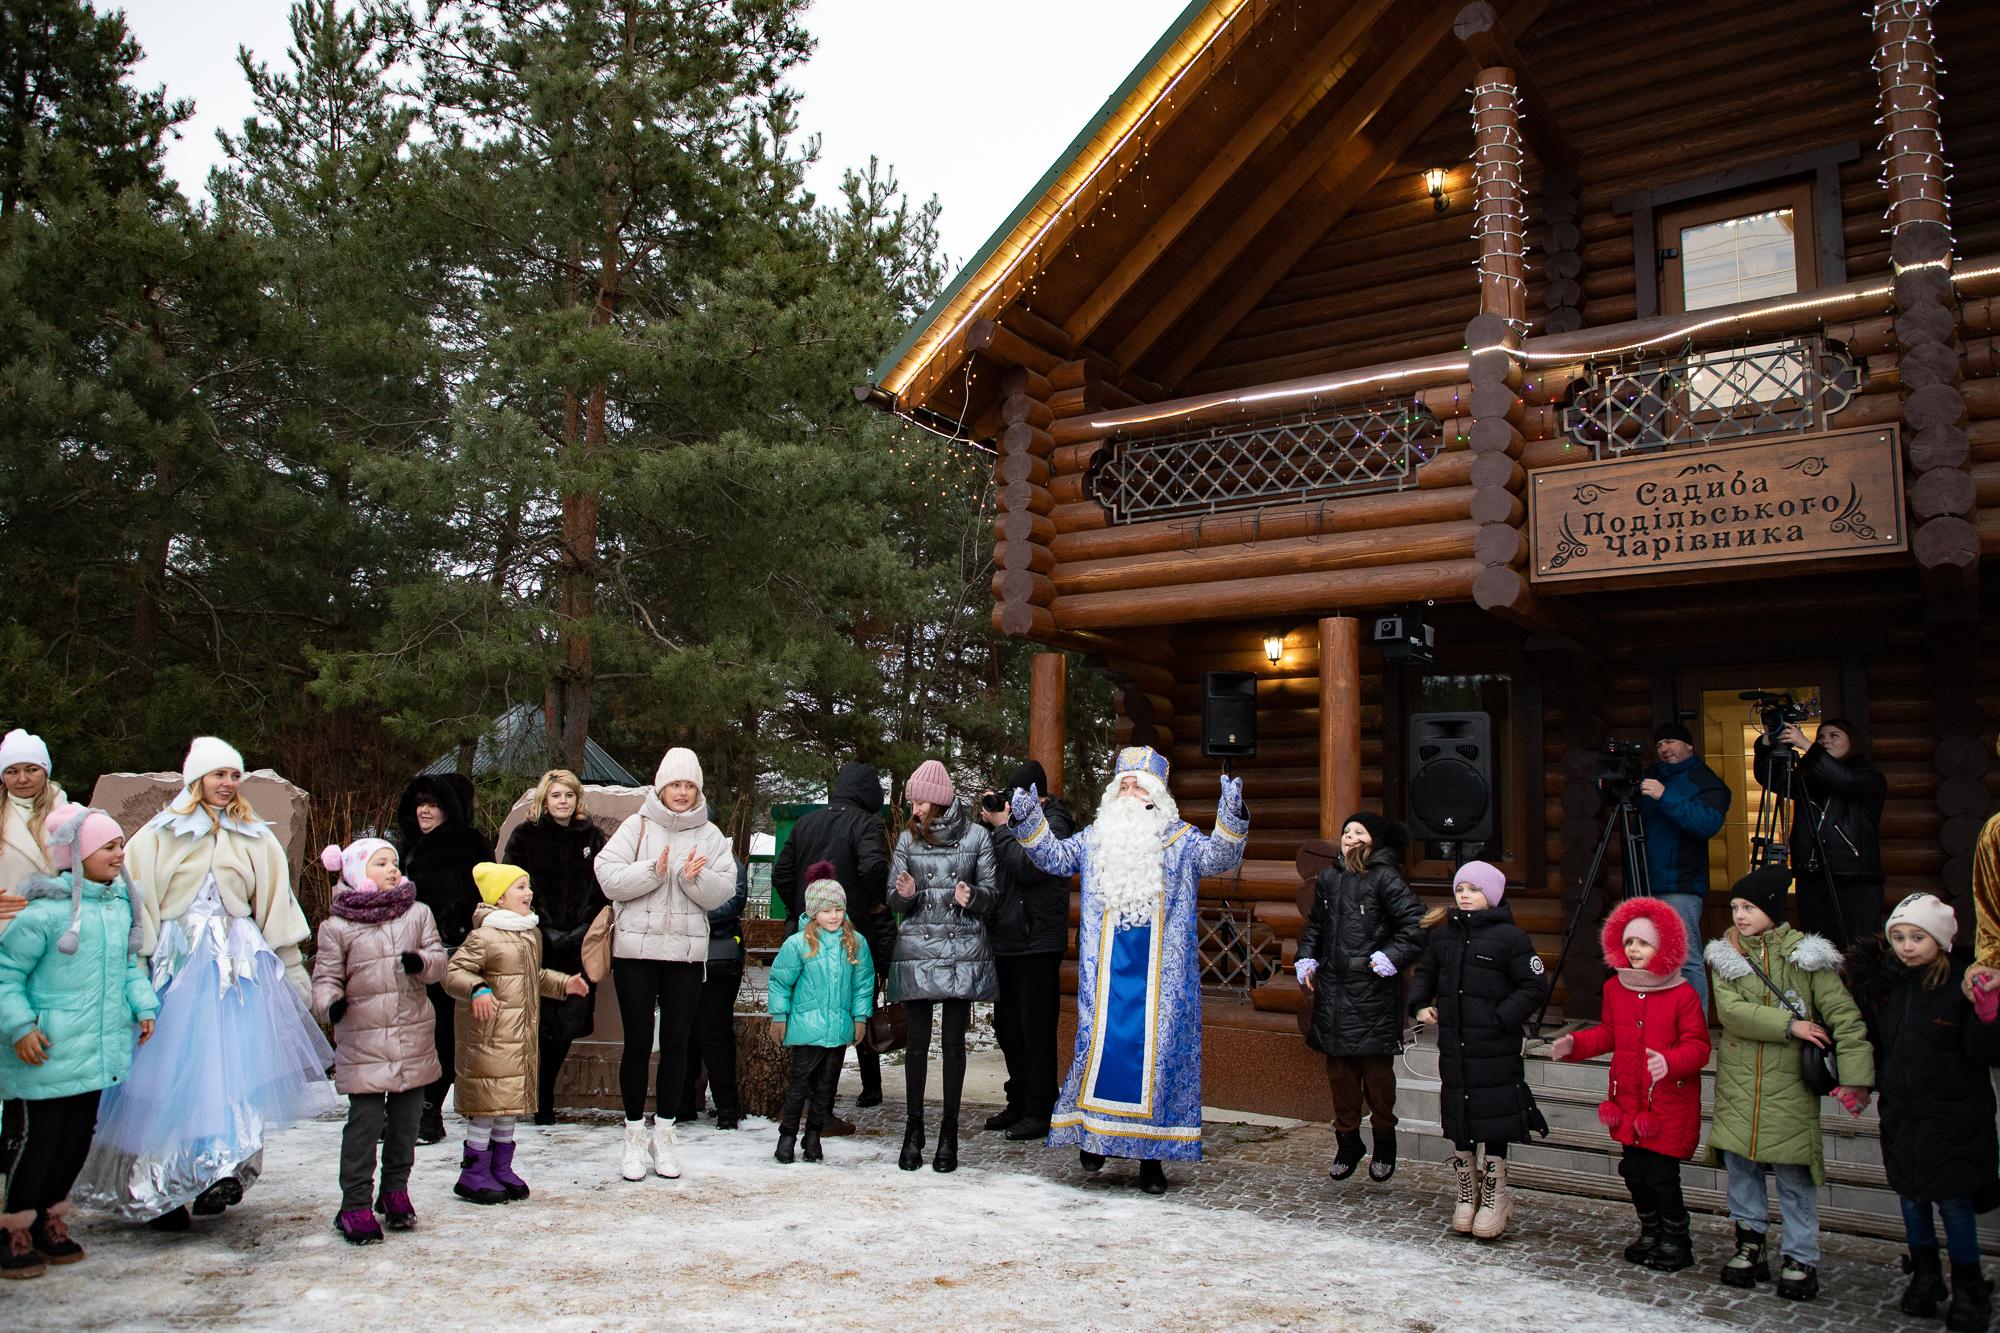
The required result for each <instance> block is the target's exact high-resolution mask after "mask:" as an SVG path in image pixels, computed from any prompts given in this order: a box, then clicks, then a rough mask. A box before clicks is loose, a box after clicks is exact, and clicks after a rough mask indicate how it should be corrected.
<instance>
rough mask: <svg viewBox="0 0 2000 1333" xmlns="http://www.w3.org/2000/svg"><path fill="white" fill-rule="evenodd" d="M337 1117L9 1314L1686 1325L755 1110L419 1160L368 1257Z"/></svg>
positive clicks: (37, 1284)
mask: <svg viewBox="0 0 2000 1333" xmlns="http://www.w3.org/2000/svg"><path fill="white" fill-rule="evenodd" d="M453 1123H456V1122H453ZM340 1128H341V1126H340V1122H339V1121H338V1120H337V1119H330V1120H326V1121H320V1122H315V1123H312V1124H308V1125H305V1126H301V1127H299V1128H296V1129H293V1130H292V1131H290V1132H289V1133H287V1134H284V1135H282V1136H281V1137H279V1138H278V1139H277V1140H275V1141H274V1142H273V1144H272V1145H271V1148H270V1150H269V1153H268V1166H267V1172H266V1175H265V1178H264V1180H263V1181H262V1182H261V1183H260V1184H259V1185H258V1186H257V1187H256V1188H255V1189H253V1190H252V1191H251V1192H250V1194H249V1197H248V1198H247V1199H246V1200H245V1202H244V1203H243V1204H242V1205H241V1206H239V1207H237V1208H233V1209H231V1210H230V1211H229V1212H228V1213H227V1214H226V1215H225V1216H224V1217H223V1218H221V1219H219V1220H215V1219H210V1220H205V1221H200V1222H197V1224H196V1230H195V1232H194V1233H193V1234H192V1235H190V1236H181V1237H172V1236H161V1235H156V1234H154V1233H152V1232H149V1231H146V1230H144V1229H139V1228H128V1227H119V1226H114V1225H111V1224H109V1223H103V1222H92V1221H90V1220H89V1219H83V1221H82V1225H80V1226H79V1227H78V1237H79V1239H80V1240H81V1241H82V1242H83V1243H84V1244H85V1245H87V1246H89V1247H90V1251H91V1252H90V1256H89V1258H88V1259H86V1260H85V1261H84V1262H83V1263H81V1264H77V1265H74V1266H70V1267H65V1268H52V1269H50V1271H49V1274H48V1276H47V1277H44V1278H41V1279H39V1280H36V1281H32V1282H9V1283H4V1284H0V1287H4V1290H0V1326H4V1327H6V1328H8V1329H64V1330H70V1329H76V1328H103V1327H120V1328H126V1327H191V1326H198V1327H201V1328H204V1329H208V1328H271V1329H322V1328H325V1329H342V1330H364V1329H388V1330H396V1331H397V1333H419V1331H426V1330H433V1329H456V1328H471V1329H479V1330H494V1329H509V1328H559V1329H607V1328H620V1329H622V1328H633V1329H638V1328H662V1327H676V1328H677V1327H694V1326H699V1327H704V1328H711V1329H727V1330H734V1329H751V1328H815V1329H817V1328H861V1327H866V1328H898V1329H902V1328H908V1329H924V1330H941V1329H950V1328H954V1327H959V1326H970V1327H975V1328H992V1327H1005V1328H1046V1329H1072V1328H1146V1329H1210V1328H1217V1327H1229V1328H1312V1329H1418V1330H1434V1329H1437V1330H1441V1329H1479V1330H1494V1329H1510V1328H1518V1329H1530V1328H1534V1329H1540V1328H1548V1327H1552V1326H1557V1325H1560V1326H1564V1327H1571V1328H1575V1327H1615V1328H1618V1329H1620V1330H1621V1333H1635V1331H1636V1330H1642V1329H1668V1328H1679V1327H1686V1326H1687V1325H1685V1324H1683V1323H1682V1322H1681V1321H1678V1320H1676V1319H1674V1318H1672V1317H1671V1316H1669V1315H1667V1314H1665V1313H1663V1312H1661V1311H1659V1310H1656V1309H1654V1308H1652V1307H1650V1306H1647V1305H1643V1304H1637V1303H1633V1302H1627V1301H1621V1300H1617V1299H1613V1298H1607V1297H1602V1296H1598V1295H1594V1294H1591V1293H1590V1292H1588V1291H1587V1290H1584V1289H1583V1285H1584V1284H1582V1283H1579V1284H1578V1285H1577V1286H1565V1285H1560V1284H1556V1283H1551V1282H1548V1281H1543V1280H1538V1279H1534V1278H1529V1277H1523V1276H1520V1275H1518V1274H1516V1273H1514V1272H1513V1271H1511V1270H1510V1268H1509V1267H1508V1265H1507V1263H1506V1260H1505V1252H1504V1251H1496V1250H1488V1249H1486V1248H1484V1247H1477V1246H1474V1245H1472V1244H1470V1243H1468V1244H1467V1246H1466V1248H1465V1251H1464V1255H1463V1257H1462V1258H1461V1257H1458V1256H1456V1255H1452V1254H1449V1253H1443V1254H1441V1253H1440V1252H1439V1251H1436V1250H1428V1251H1425V1252H1421V1253H1412V1252H1411V1251H1409V1250H1408V1249H1407V1248H1404V1247H1397V1246H1393V1245H1389V1244H1385V1243H1383V1242H1380V1241H1373V1240H1370V1239H1368V1238H1367V1237H1366V1236H1364V1235H1357V1234H1327V1233H1323V1232H1318V1231H1313V1230H1306V1229H1301V1228H1300V1227H1298V1226H1295V1225H1285V1224H1282V1223H1279V1222H1275V1221H1266V1220H1263V1219H1260V1218H1257V1217H1255V1216H1252V1215H1248V1214H1241V1213H1223V1212H1217V1211H1215V1210H1214V1209H1212V1208H1204V1207H1199V1206H1196V1205H1192V1204H1181V1203H1176V1202H1175V1201H1174V1200H1173V1198H1172V1197H1171V1195H1170V1196H1169V1197H1167V1198H1165V1199H1154V1198H1149V1197H1147V1196H1145V1195H1143V1194H1141V1193H1139V1191H1138V1190H1137V1188H1136V1187H1134V1188H1130V1189H1124V1190H1106V1189H1103V1188H1094V1189H1090V1190H1083V1189H1078V1188H1075V1187H1073V1186H1070V1185H1066V1184H1060V1183H1052V1182H1050V1181H1046V1180H1042V1179H1038V1178H1034V1177H1030V1176H1025V1175H1021V1174H1011V1173H1007V1172H1005V1171H1000V1170H980V1169H978V1168H974V1167H962V1168H960V1170H959V1171H958V1172H957V1173H956V1174H954V1175H943V1176H941V1175H937V1174H935V1173H934V1172H932V1171H930V1170H929V1169H928V1168H926V1169H925V1170H923V1171H920V1172H915V1173H905V1172H901V1171H898V1170H896V1167H895V1148H896V1146H897V1145H896V1144H894V1143H891V1142H889V1141H888V1140H886V1139H881V1138H866V1137H860V1138H847V1139H831V1140H828V1141H827V1154H828V1158H829V1160H828V1162H827V1163H826V1164H824V1165H818V1166H815V1165H811V1164H807V1163H804V1162H800V1163H798V1164H796V1165H793V1166H781V1165H779V1164H778V1163H776V1162H775V1161H773V1160H772V1159H771V1148H772V1144H773V1141H774V1131H773V1130H772V1129H771V1128H770V1127H769V1125H768V1124H767V1123H766V1122H764V1121H759V1120H753V1121H750V1122H747V1126H746V1128H745V1129H744V1130H741V1131H738V1132H735V1133H724V1132H721V1131H718V1130H716V1129H714V1128H713V1127H712V1126H686V1127H683V1132H682V1139H683V1153H684V1157H685V1167H686V1173H685V1174H684V1175H683V1176H682V1177H681V1179H680V1180H678V1181H666V1180H660V1179H650V1180H647V1181H646V1182H644V1183H642V1184H628V1183H626V1182H625V1181H624V1180H622V1179H620V1178H619V1176H618V1140H619V1137H620V1136H619V1133H618V1130H617V1127H616V1123H615V1118H614V1117H610V1116H606V1117H603V1118H601V1119H597V1120H591V1121H583V1122H573V1123H565V1124H560V1125H556V1126H553V1127H550V1128H547V1129H536V1128H534V1127H532V1126H527V1125H524V1126H522V1128H521V1131H520V1135H521V1157H520V1161H519V1168H520V1169H521V1171H522V1173H523V1174H524V1175H525V1177H526V1178H527V1180H528V1181H529V1183H530V1184H531V1185H533V1186H534V1188H535V1195H534V1197H533V1198H532V1199H529V1200H526V1201H524V1202H521V1203H514V1204H508V1205H505V1206H499V1207H479V1206H476V1205H473V1204H469V1203H465V1202H462V1201H460V1200H458V1199H456V1198H454V1197H453V1196H452V1194H451V1182H452V1180H453V1178H454V1176H455V1165H454V1164H455V1161H456V1158H457V1155H458V1153H457V1147H456V1145H455V1144H451V1143H447V1144H444V1145H439V1146H438V1147H433V1148H423V1149H420V1150H419V1156H418V1159H417V1171H416V1176H415V1179H414V1181H413V1182H412V1185H413V1188H412V1194H413V1195H414V1197H415V1200H416V1204H417V1208H418V1211H419V1213H420V1214H421V1219H422V1220H421V1224H420V1228H419V1229H418V1230H417V1231H414V1232H410V1233H406V1234H391V1235H390V1236H389V1237H388V1239H387V1241H386V1242H385V1243H383V1244H380V1245H372V1246H365V1247H357V1246H351V1245H348V1244H346V1243H345V1242H344V1241H342V1240H341V1239H340V1237H339V1236H338V1235H336V1234H335V1233H334V1231H333V1229H332V1223H333V1214H334V1211H335V1205H336V1203H337V1201H338V1190H337V1187H336V1181H335V1176H336V1174H337V1168H336V1159H337V1157H338V1151H339V1139H340ZM972 1151H973V1153H974V1154H975V1155H976V1152H977V1149H976V1147H974V1148H973V1149H972ZM1179 1169H1180V1170H1181V1171H1183V1172H1185V1171H1187V1170H1189V1168H1185V1167H1183V1168H1179ZM1120 1171H1121V1164H1119V1163H1113V1164H1112V1165H1111V1166H1110V1167H1108V1168H1107V1175H1114V1176H1115V1175H1117V1174H1118V1173H1120ZM1126 1178H1127V1179H1130V1173H1129V1171H1128V1172H1126Z"/></svg>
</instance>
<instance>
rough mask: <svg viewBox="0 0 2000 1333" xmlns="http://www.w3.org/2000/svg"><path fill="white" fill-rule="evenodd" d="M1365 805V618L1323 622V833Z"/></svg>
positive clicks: (1335, 834)
mask: <svg viewBox="0 0 2000 1333" xmlns="http://www.w3.org/2000/svg"><path fill="white" fill-rule="evenodd" d="M1360 808H1361V622H1360V621H1358V620H1356V619H1355V618H1354V617H1352V616H1329V617H1327V618H1326V619H1325V620H1322V621H1320V622H1319V836H1320V837H1322V838H1326V839H1329V840H1332V841H1338V840H1339V838H1340V821H1342V820H1343V819H1346V818H1347V817H1348V816H1349V815H1351V814H1353V813H1354V812H1355V811H1356V810H1359V809H1360Z"/></svg>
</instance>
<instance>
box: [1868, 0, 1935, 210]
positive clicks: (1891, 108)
mask: <svg viewBox="0 0 2000 1333" xmlns="http://www.w3.org/2000/svg"><path fill="white" fill-rule="evenodd" d="M1936 4H1937V0H1875V6H1874V9H1873V10H1872V11H1871V12H1870V14H1869V20H1870V21H1871V22H1872V23H1873V24H1874V30H1875V34H1876V46H1875V51H1874V53H1873V54H1872V55H1871V56H1870V57H1869V65H1870V67H1871V68H1873V69H1874V71H1875V75H1876V78H1877V79H1878V80H1879V81H1880V82H1881V85H1882V114H1881V115H1879V116H1877V117H1876V118H1875V123H1876V124H1877V125H1878V126H1880V127H1881V129H1882V139H1881V142H1880V144H1879V145H1878V148H1879V152H1880V156H1881V160H1882V174H1881V176H1880V177H1879V178H1878V180H1879V183H1880V184H1881V186H1882V188H1883V189H1885V190H1887V191H1888V193H1889V204H1888V207H1887V208H1886V209H1884V210H1883V215H1882V216H1883V221H1884V222H1885V223H1887V226H1886V227H1885V228H1884V230H1885V231H1887V232H1888V233H1889V235H1890V236H1891V237H1892V238H1893V237H1894V236H1895V235H1896V233H1898V232H1900V231H1901V230H1902V229H1903V228H1904V227H1907V226H1910V225H1911V224H1912V223H1917V222H1930V223H1935V224H1937V225H1939V226H1942V227H1943V228H1944V229H1945V231H1946V233H1947V234H1949V233H1950V231H1951V197H1950V193H1949V189H1948V185H1949V182H1950V180H1951V163H1949V162H1947V161H1946V160H1945V156H1944V131H1943V127H1942V123H1941V114H1940V111H1939V104H1940V103H1942V102H1943V100H1944V98H1943V95H1942V94H1941V93H1939V92H1938V88H1937V76H1938V75H1940V74H1943V73H1944V67H1943V66H1942V65H1941V64H1939V62H1938V58H1937V45H1936V33H1935V30H1934V29H1933V28H1932V26H1931V9H1932V8H1933V7H1934V6H1935V5H1936ZM1909 182H1915V184H1914V185H1911V184H1909Z"/></svg>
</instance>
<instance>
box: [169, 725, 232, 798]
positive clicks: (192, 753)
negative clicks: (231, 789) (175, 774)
mask: <svg viewBox="0 0 2000 1333" xmlns="http://www.w3.org/2000/svg"><path fill="white" fill-rule="evenodd" d="M218 768H233V769H236V770H237V771H238V772H241V771H242V769H243V756H242V755H241V754H240V753H238V752H237V749H236V747H235V746H233V745H231V744H230V743H229V742H228V741H226V740H223V739H222V738H221V737H220V736H197V737H195V738H194V740H193V741H192V742H191V743H190V744H189V745H188V754H187V758H186V759H184V760H182V761H181V785H182V786H183V787H192V786H194V784H195V783H197V782H199V781H201V780H202V779H203V778H205V777H207V776H208V775H209V774H210V773H213V772H215V770H216V769H218Z"/></svg>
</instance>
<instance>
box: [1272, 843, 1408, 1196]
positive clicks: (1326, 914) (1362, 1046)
mask: <svg viewBox="0 0 2000 1333" xmlns="http://www.w3.org/2000/svg"><path fill="white" fill-rule="evenodd" d="M1408 845H1409V835H1408V834H1407V833H1405V832H1404V830H1403V827H1402V825H1400V824H1397V823H1395V822H1393V821H1392V820H1387V819H1384V818H1382V817H1381V816H1380V815H1375V814H1370V813H1368V812H1366V811H1363V812H1360V813H1358V814H1353V815H1350V816H1348V818H1347V822H1346V824H1344V825H1343V826H1342V828H1341V832H1340V854H1341V861H1340V862H1338V863H1336V864H1334V865H1330V866H1328V867H1327V868H1326V869H1324V870H1322V871H1320V872H1319V878H1318V879H1317V880H1316V881H1315V883H1314V885H1313V907H1312V914H1311V916H1310V917H1308V918H1307V920H1306V927H1305V931H1304V932H1303V933H1302V934H1301V935H1300V936H1299V950H1298V961H1297V962H1296V963H1295V964H1294V965H1293V966H1294V969H1295V971H1296V972H1297V973H1298V978H1299V985H1300V986H1302V987H1303V988H1304V989H1305V990H1306V992H1307V994H1308V995H1309V996H1310V997H1311V1003H1312V1026H1311V1027H1310V1029H1308V1031H1307V1033H1306V1044H1307V1045H1308V1046H1310V1047H1312V1048H1313V1049H1314V1050H1316V1051H1319V1052H1320V1053H1322V1054H1323V1055H1325V1056H1326V1081H1327V1086H1328V1087H1329V1088H1331V1089H1332V1091H1333V1131H1334V1134H1335V1136H1336V1137H1337V1138H1338V1140H1339V1145H1340V1146H1339V1149H1338V1151H1337V1152H1336V1153H1335V1154H1334V1159H1333V1169H1332V1171H1330V1172H1329V1173H1328V1174H1330V1175H1331V1176H1332V1177H1333V1178H1334V1179H1335V1180H1345V1179H1347V1178H1348V1177H1349V1176H1351V1175H1353V1174H1354V1168H1355V1167H1356V1166H1357V1165H1359V1164H1360V1162H1361V1154H1362V1144H1361V1108H1362V1105H1363V1102H1364V1101H1365V1102H1366V1104H1367V1107H1368V1112H1369V1124H1370V1126H1371V1127H1372V1128H1373V1129H1374V1131H1375V1159H1374V1160H1373V1161H1372V1162H1370V1163H1369V1164H1368V1175H1369V1178H1370V1179H1372V1180H1377V1181H1382V1180H1387V1179H1388V1178H1389V1177H1390V1176H1392V1175H1394V1174H1395V1172H1396V1065H1395V1055H1396V1052H1397V1051H1398V1050H1400V1049H1401V1048H1402V1044H1403V1016H1402V1006H1401V1003H1400V1000H1401V991H1402V980H1401V978H1400V977H1399V976H1398V974H1399V973H1401V972H1403V971H1404V970H1406V969H1407V968H1408V967H1409V966H1410V964H1411V963H1413V962H1415V961H1416V960H1417V957H1418V956H1419V955H1420V954H1421V953H1422V952H1423V948H1424V932H1423V926H1422V922H1423V917H1424V905H1423V903H1421V902H1419V901H1418V899H1417V895H1416V894H1414V893H1412V892H1410V886H1409V885H1408V884H1406V883H1404V881H1403V873H1402V863H1403V851H1404V849H1405V848H1406V847H1407V846H1408Z"/></svg>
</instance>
